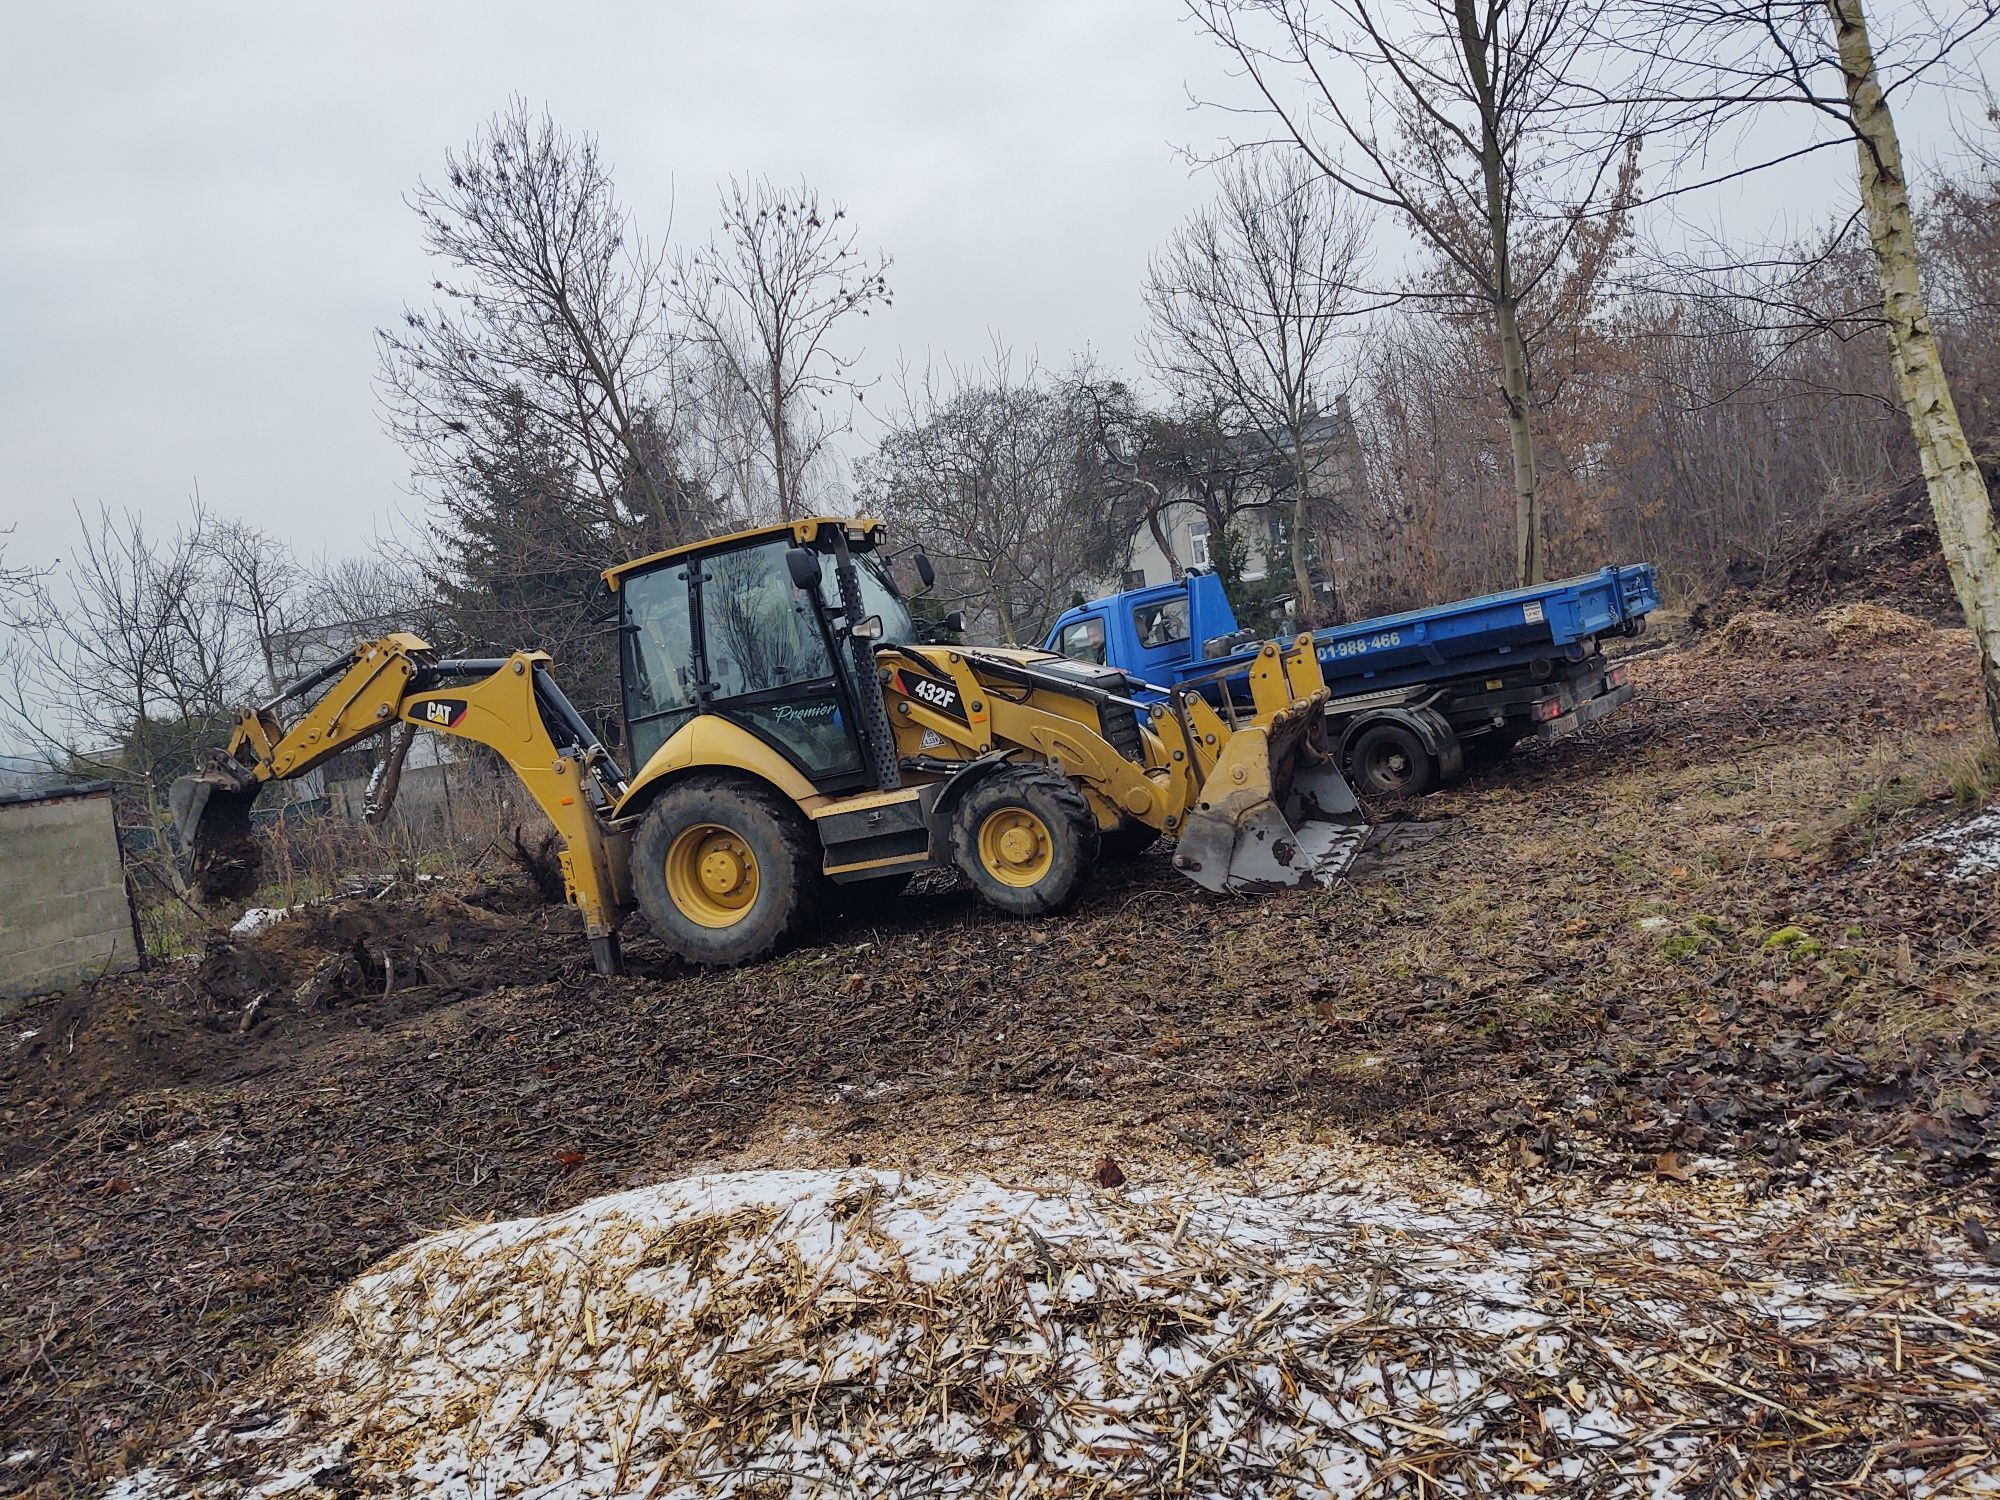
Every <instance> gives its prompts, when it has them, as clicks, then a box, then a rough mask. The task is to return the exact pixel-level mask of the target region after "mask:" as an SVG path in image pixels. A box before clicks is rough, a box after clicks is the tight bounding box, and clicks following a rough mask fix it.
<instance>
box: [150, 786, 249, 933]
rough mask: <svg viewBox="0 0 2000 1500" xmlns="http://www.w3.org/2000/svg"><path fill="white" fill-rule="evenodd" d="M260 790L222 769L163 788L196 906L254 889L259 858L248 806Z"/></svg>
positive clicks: (233, 897)
mask: <svg viewBox="0 0 2000 1500" xmlns="http://www.w3.org/2000/svg"><path fill="white" fill-rule="evenodd" d="M260 785H261V783H260V782H258V781H257V780H256V779H255V778H254V777H251V776H245V775H241V774H239V773H238V772H236V771H233V770H231V769H230V768H229V767H228V766H226V765H225V766H218V767H216V768H215V769H213V770H208V771H197V772H196V773H195V774H194V775H192V776H183V777H181V778H180V779H179V780H177V781H175V782H174V784H173V785H172V786H171V787H170V788H168V790H167V807H168V810H169V811H171V812H172V813H173V815H174V831H175V832H177V833H178V834H179V835H180V838H181V848H182V849H183V850H185V851H186V853H187V856H188V862H189V866H190V878H191V879H192V882H193V885H194V893H195V896H196V898H197V899H198V900H201V901H204V902H218V901H232V900H238V899H241V898H242V897H245V896H248V895H249V894H250V893H251V892H252V891H254V890H255V889H256V888H257V866H258V864H259V862H260V860H261V855H260V853H259V851H258V848H257V840H256V839H255V838H254V837H253V836H252V835H251V832H250V805H251V804H252V803H253V802H255V801H256V800H257V791H258V788H259V786H260Z"/></svg>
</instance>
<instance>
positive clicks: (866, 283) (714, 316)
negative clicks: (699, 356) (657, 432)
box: [672, 179, 889, 516]
mask: <svg viewBox="0 0 2000 1500" xmlns="http://www.w3.org/2000/svg"><path fill="white" fill-rule="evenodd" d="M888 269H889V261H888V259H887V258H886V257H883V256H876V257H873V258H869V257H865V256H863V255H862V254H861V252H860V251H858V250H857V249H855V231H854V228H853V226H852V225H851V224H850V223H848V221H847V211H846V210H845V209H843V208H840V207H837V206H834V205H830V204H827V203H824V202H822V200H821V198H820V195H819V193H818V191H817V190H815V189H814V188H811V187H809V186H807V185H806V184H805V183H800V184H799V186H798V187H796V188H780V187H776V186H774V185H773V184H771V183H770V182H769V181H767V180H762V179H759V180H757V181H754V182H737V181H735V180H734V179H732V180H731V181H730V184H729V186H728V188H727V189H726V190H725V191H724V192H723V194H722V227H721V229H720V230H719V231H718V232H717V234H716V235H715V237H714V238H713V239H711V240H710V241H709V242H708V243H707V244H706V245H704V246H702V247H701V248H699V249H696V250H692V251H689V252H687V253H686V254H684V255H683V256H681V257H680V259H679V261H678V264H677V266H676V270H675V275H674V277H673V283H672V286H673V291H674V293H675V295H676V297H677V299H678V301H679V305H680V307H681V309H682V311H683V312H684V314H685V315H686V317H687V318H688V320H689V322H690V324H691V326H692V327H693V329H694V330H695V336H696V338H697V339H698V340H699V341H700V342H701V344H702V345H703V347H704V348H705V350H706V351H707V353H708V356H709V358H710V360H711V361H712V362H713V368H714V370H715V371H716V372H717V373H718V374H719V375H721V376H723V377H724V378H726V380H727V382H728V385H729V388H730V390H731V391H732V392H733V393H734V394H735V395H738V396H740V397H741V398H742V399H743V400H744V402H745V403H746V404H747V407H748V410H749V411H750V412H751V413H754V415H755V419H756V424H757V427H758V429H759V432H760V435H761V437H762V439H763V442H762V445H761V446H762V450H763V451H762V454H761V459H762V464H761V471H762V474H761V477H763V478H765V479H767V480H768V483H769V491H768V492H769V494H770V496H771V498H772V500H773V501H774V502H775V504H776V506H777V511H778V514H779V515H781V516H790V515H796V514H798V513H799V511H800V508H801V506H802V505H803V504H804V498H803V491H804V487H805V477H806V474H807V473H808V471H809V470H810V469H811V468H812V466H813V464H814V463H815V461H817V460H818V459H819V458H820V456H821V455H822V453H823V452H824V450H825V447H826V443H827V440H828V439H829V438H830V437H832V436H833V435H834V434H836V433H838V432H841V431H844V430H845V429H846V426H847V422H848V419H849V411H850V407H849V406H848V404H847V403H848V402H849V401H850V400H851V399H856V398H859V397H860V396H861V395H862V389H863V388H862V386H861V384H860V383H859V382H858V381H857V380H856V379H855V377H854V373H853V372H854V357H853V356H852V355H850V354H847V353H845V352H843V350H842V349H841V347H840V345H839V342H838V335H839V334H840V333H841V332H842V331H844V328H845V325H846V324H847V322H848V321H849V319H850V317H852V316H854V315H859V316H861V317H864V318H865V317H867V316H868V314H869V310H870V309H871V308H872V307H873V306H874V305H875V304H877V303H880V304H882V305H884V306H886V305H888V303H889V283H888V279H887V272H888ZM716 409H717V410H719V411H721V412H724V413H726V412H727V411H728V407H727V406H726V405H723V404H721V403H719V402H718V403H717V404H716ZM743 478H744V479H745V480H748V478H749V476H748V475H744V476H743ZM746 498H747V496H746Z"/></svg>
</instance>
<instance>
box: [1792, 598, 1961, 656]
mask: <svg viewBox="0 0 2000 1500" xmlns="http://www.w3.org/2000/svg"><path fill="white" fill-rule="evenodd" d="M1813 624H1815V625H1816V626H1818V627H1819V628H1820V629H1821V630H1822V631H1824V632H1825V633H1826V637H1827V639H1828V640H1829V641H1831V642H1832V643H1833V644H1834V645H1835V646H1838V647H1841V648H1843V649H1851V648H1853V647H1856V646H1885V645H1900V644H1902V643H1903V642H1906V641H1916V640H1921V639H1922V638H1923V637H1925V636H1927V635H1929V634H1930V633H1931V631H1932V630H1933V629H1935V628H1936V627H1934V626H1932V625H1930V624H1928V623H1926V622H1925V621H1923V620H1919V619H1918V618H1916V616H1914V615H1906V614H1904V613H1903V612H1902V611H1901V610H1900V609H1884V608H1883V607H1882V606H1881V605H1879V604H1868V603H1857V604H1836V605H1835V606H1834V607H1833V608H1832V609H1823V610H1821V611H1820V612H1819V613H1818V614H1817V615H1815V616H1814V617H1813Z"/></svg>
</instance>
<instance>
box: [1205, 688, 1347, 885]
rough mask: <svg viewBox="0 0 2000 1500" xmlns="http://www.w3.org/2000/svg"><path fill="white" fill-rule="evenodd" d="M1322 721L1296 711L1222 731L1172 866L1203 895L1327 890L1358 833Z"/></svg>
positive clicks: (1311, 708) (1308, 711)
mask: <svg viewBox="0 0 2000 1500" xmlns="http://www.w3.org/2000/svg"><path fill="white" fill-rule="evenodd" d="M1325 722H1326V721H1325V715H1324V711H1323V709H1322V708H1321V706H1320V704H1318V703H1310V704H1300V705H1299V706H1298V707H1297V708H1296V709H1293V710H1291V711H1289V712H1286V713H1282V714H1279V715H1278V716H1277V717H1276V718H1275V719H1273V720H1272V721H1271V722H1270V723H1269V724H1268V725H1256V726H1248V727H1244V728H1240V729H1238V730H1236V731H1235V733H1233V734H1231V735H1230V737H1229V739H1228V741H1227V742H1226V743H1225V744H1224V745H1223V747H1222V753H1221V755H1220V756H1219V757H1218V758H1217V759H1216V763H1215V769H1214V771H1212V772H1211V773H1210V774H1209V778H1208V780H1207V781H1206V782H1205V783H1204V784H1203V786H1202V789H1201V796H1200V799H1199V801H1197V802H1196V804H1195V807H1194V810H1193V811H1192V812H1190V813H1189V814H1188V819H1187V823H1186V824H1185V826H1183V827H1182V829H1181V834H1180V847H1179V849H1178V850H1177V851H1176V853H1175V855H1174V866H1175V868H1176V869H1178V870H1180V872H1181V873H1182V874H1184V875H1186V876H1187V877H1188V878H1189V879H1190V880H1192V881H1194V883H1195V884H1196V885H1199V886H1202V887H1204V888H1205V889H1207V890H1211V891H1262V890H1270V889H1272V888H1273V887H1276V886H1286V885H1303V884H1304V883H1305V882H1307V881H1308V880H1316V881H1318V882H1319V883H1320V884H1322V885H1331V884H1332V883H1333V882H1334V881H1335V880H1337V879H1339V878H1340V876H1341V875H1342V874H1344V873H1345V872H1346V870H1347V867H1348V866H1349V865H1350V864H1352V863H1353V862H1354V856H1355V854H1356V853H1357V852H1358V851H1359V850H1360V848H1361V841H1362V840H1363V839H1364V838H1365V837H1366V836H1367V833H1368V825H1367V822H1366V821H1365V820H1364V819H1363V817H1362V815H1361V805H1360V803H1359V802H1357V801H1356V800H1355V797H1354V792H1353V790H1352V788H1350V787H1349V786H1348V784H1347V781H1346V778H1345V777H1343V776H1342V775H1341V774H1340V771H1339V768H1338V767H1336V766H1335V764H1334V762H1333V760H1332V758H1331V757H1330V756H1329V755H1328V753H1327V751H1326V748H1325V743H1324V742H1325Z"/></svg>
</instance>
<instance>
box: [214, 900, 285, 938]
mask: <svg viewBox="0 0 2000 1500" xmlns="http://www.w3.org/2000/svg"><path fill="white" fill-rule="evenodd" d="M291 914H292V909H291V908H290V907H289V906H253V907H251V908H250V909H249V910H248V911H246V912H245V913H243V915H242V916H240V917H238V918H237V919H236V922H235V925H234V926H232V927H231V928H230V929H229V931H230V934H231V935H232V936H234V937H248V936H250V934H251V933H253V932H262V931H263V930H264V929H265V928H266V927H272V926H275V925H277V924H278V923H279V922H282V921H284V920H285V918H287V917H289V916H290V915H291Z"/></svg>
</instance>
